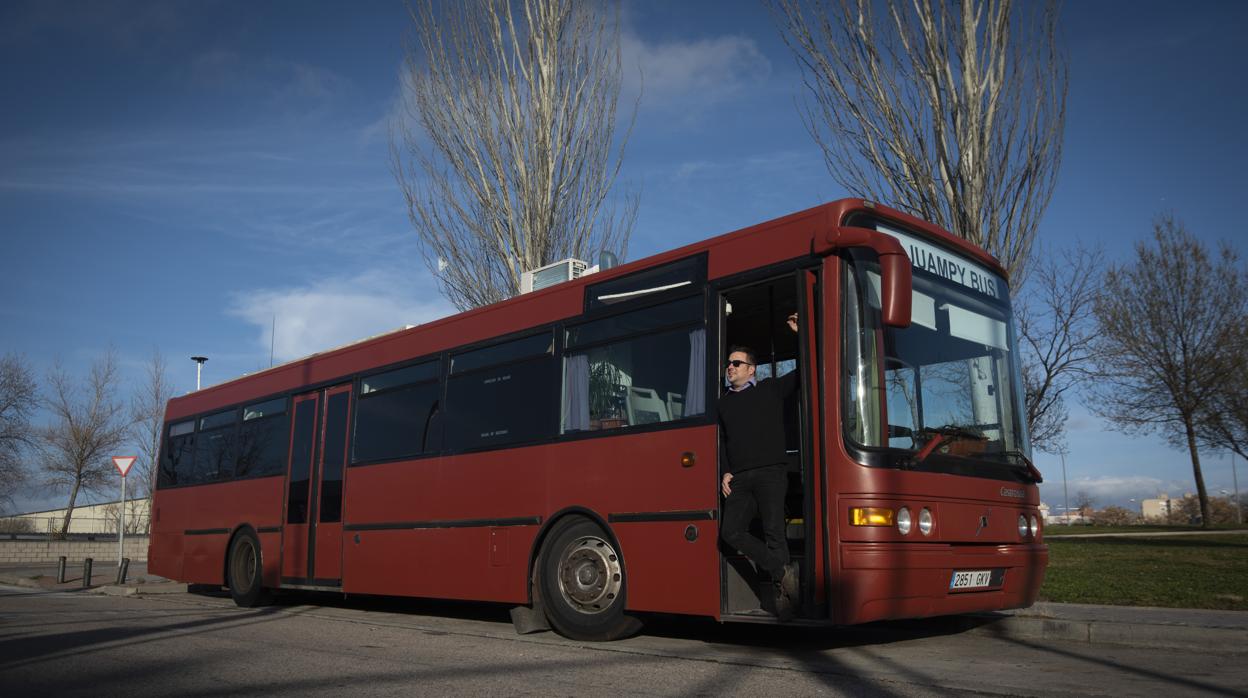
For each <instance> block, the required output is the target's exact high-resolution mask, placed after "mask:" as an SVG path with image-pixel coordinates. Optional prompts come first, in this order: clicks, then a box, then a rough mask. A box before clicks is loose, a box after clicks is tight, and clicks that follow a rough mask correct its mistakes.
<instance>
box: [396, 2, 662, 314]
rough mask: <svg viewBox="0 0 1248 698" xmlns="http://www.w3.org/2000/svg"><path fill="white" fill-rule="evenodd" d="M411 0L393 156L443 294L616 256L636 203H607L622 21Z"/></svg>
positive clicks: (464, 295)
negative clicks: (411, 30) (412, 40)
mask: <svg viewBox="0 0 1248 698" xmlns="http://www.w3.org/2000/svg"><path fill="white" fill-rule="evenodd" d="M413 2H414V6H413V7H411V8H410V14H411V17H412V21H413V24H414V26H415V32H416V39H417V41H416V45H414V46H413V47H411V48H409V50H408V55H407V61H406V66H405V71H404V81H405V85H404V86H405V88H406V93H407V99H406V101H405V104H404V107H405V113H406V117H407V118H406V119H405V120H403V121H402V122H401V123H399V124H396V132H395V135H394V136H393V137H392V139H391V160H392V164H393V169H394V172H395V176H396V178H397V179H398V181H399V185H400V187H401V188H402V190H403V195H404V198H405V199H406V201H407V206H408V214H409V218H410V219H411V221H412V225H413V226H414V227H415V228H416V232H417V233H418V234H419V236H420V239H421V241H422V242H423V243H424V251H425V261H426V263H427V264H428V265H429V268H430V270H431V271H432V272H433V273H434V274H435V276H436V277H437V279H438V281H439V283H440V284H441V286H442V290H443V292H444V293H445V295H446V296H447V298H448V299H449V300H450V301H451V302H452V303H454V304H455V305H456V307H458V308H460V309H461V310H464V309H468V308H472V307H476V306H480V305H485V304H487V303H493V302H495V301H499V300H502V299H504V298H509V297H511V296H513V295H515V294H516V293H518V292H519V289H520V274H521V272H523V271H526V270H529V269H533V268H536V267H539V266H542V265H544V264H549V263H551V262H556V261H558V260H560V259H563V258H566V257H578V258H581V259H586V258H589V257H592V256H594V255H595V254H597V253H598V252H600V251H603V250H609V251H612V252H615V253H616V254H617V255H619V256H620V257H621V258H622V257H623V255H624V253H625V251H626V248H627V243H628V237H629V235H630V233H631V232H632V227H633V223H634V220H635V218H636V212H637V200H636V198H635V197H630V198H629V199H628V201H627V202H626V204H625V205H624V207H623V210H622V212H620V213H619V215H616V214H617V211H616V209H615V207H614V206H612V205H609V204H608V202H607V197H608V194H609V192H610V189H611V187H612V185H613V184H614V182H615V178H616V176H617V174H618V173H619V168H620V163H621V159H622V157H623V154H624V145H623V143H624V142H627V133H626V134H625V136H624V137H623V138H622V139H621V143H620V145H619V150H618V151H614V153H615V154H614V156H613V149H614V146H615V143H614V141H615V125H616V101H617V98H618V96H619V91H620V82H621V80H620V49H619V28H618V21H608V18H607V15H606V12H605V10H604V8H603V6H602V5H601V4H599V3H597V2H584V3H577V2H573V0H481V1H479V2H464V3H459V2H455V3H443V4H442V5H441V6H440V7H436V8H435V0H413ZM635 114H636V111H635V110H634V115H635ZM412 124H415V126H416V128H413V127H412ZM629 130H631V126H630V129H629Z"/></svg>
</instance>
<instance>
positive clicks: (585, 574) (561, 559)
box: [530, 511, 641, 642]
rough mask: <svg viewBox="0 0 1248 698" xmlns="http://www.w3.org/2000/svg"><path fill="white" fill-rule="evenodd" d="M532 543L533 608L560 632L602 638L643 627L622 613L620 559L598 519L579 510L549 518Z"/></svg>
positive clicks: (615, 637) (624, 597)
mask: <svg viewBox="0 0 1248 698" xmlns="http://www.w3.org/2000/svg"><path fill="white" fill-rule="evenodd" d="M586 513H588V514H589V515H585V514H586ZM536 547H537V555H536V559H535V561H534V563H533V568H532V569H533V574H532V577H531V579H532V585H531V592H530V593H531V594H532V595H533V600H534V606H535V608H540V609H541V610H542V612H543V613H545V616H546V618H547V619H548V620H549V621H550V624H551V625H552V626H554V628H555V630H557V631H558V632H559V633H560V634H561V635H564V636H566V637H569V638H572V639H574V640H583V641H592V642H605V641H610V640H618V639H620V638H624V637H628V636H629V635H632V634H634V633H636V632H637V631H638V630H639V629H640V628H641V623H640V622H639V621H638V620H637V619H636V618H634V617H632V616H629V615H627V614H626V613H625V612H624V609H625V605H626V602H627V592H628V576H627V573H626V571H625V563H624V558H623V555H621V553H620V550H619V542H618V540H617V539H616V538H615V536H614V535H613V533H612V532H611V530H610V527H608V526H606V525H605V524H604V523H602V521H601V518H599V517H597V516H595V515H593V514H592V512H582V511H569V512H564V513H561V515H559V516H558V517H552V519H551V521H550V522H549V526H548V528H547V530H546V531H544V533H543V535H542V536H541V537H540V540H539V542H538V544H537V546H536Z"/></svg>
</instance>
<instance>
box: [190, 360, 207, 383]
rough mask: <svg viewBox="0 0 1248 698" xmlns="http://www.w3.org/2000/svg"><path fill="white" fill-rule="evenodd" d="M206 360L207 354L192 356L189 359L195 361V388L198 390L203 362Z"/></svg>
mask: <svg viewBox="0 0 1248 698" xmlns="http://www.w3.org/2000/svg"><path fill="white" fill-rule="evenodd" d="M207 360H208V357H207V356H192V357H191V361H194V362H195V389H196V390H199V378H200V375H201V374H202V373H203V372H204V362H205V361H207Z"/></svg>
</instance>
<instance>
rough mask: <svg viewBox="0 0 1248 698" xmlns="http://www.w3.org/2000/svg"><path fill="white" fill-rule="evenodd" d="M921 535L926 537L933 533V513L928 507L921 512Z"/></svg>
mask: <svg viewBox="0 0 1248 698" xmlns="http://www.w3.org/2000/svg"><path fill="white" fill-rule="evenodd" d="M919 533H922V534H923V535H925V536H927V535H931V533H932V512H931V511H929V510H928V508H927V507H923V509H922V510H921V511H919Z"/></svg>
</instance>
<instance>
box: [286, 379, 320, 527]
mask: <svg viewBox="0 0 1248 698" xmlns="http://www.w3.org/2000/svg"><path fill="white" fill-rule="evenodd" d="M316 402H317V401H316V400H304V401H303V402H300V403H298V404H297V405H295V428H294V433H293V435H292V436H291V444H290V481H289V487H290V490H289V492H288V494H287V499H286V523H293V524H301V523H307V522H308V476H309V473H310V472H311V470H312V437H313V433H314V432H315V431H316V430H315V427H316Z"/></svg>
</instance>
